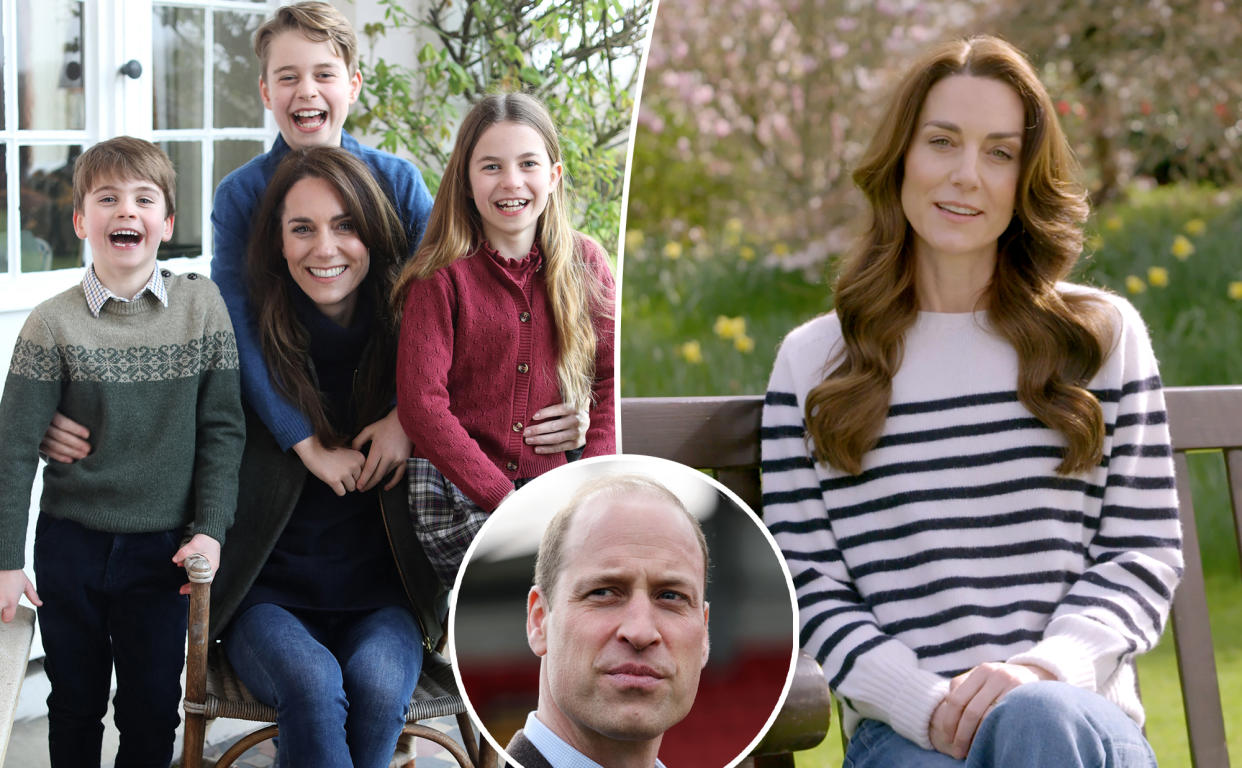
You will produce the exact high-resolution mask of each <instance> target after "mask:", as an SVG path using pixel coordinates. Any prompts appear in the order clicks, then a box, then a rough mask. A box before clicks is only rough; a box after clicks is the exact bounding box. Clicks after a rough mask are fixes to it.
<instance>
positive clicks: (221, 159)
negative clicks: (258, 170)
mask: <svg viewBox="0 0 1242 768" xmlns="http://www.w3.org/2000/svg"><path fill="white" fill-rule="evenodd" d="M262 153H263V142H261V141H242V140H240V139H237V140H232V141H217V142H216V167H215V168H214V169H213V172H212V177H211V188H212V189H215V188H216V187H218V186H220V181H221V180H222V179H223V178H224V177H225V176H228V175H229V173H230V172H232V171H233V170H234V169H235V168H240V167H241V166H243V165H245V164H246V163H248V162H250V160H251V159H252V158H254V157H256V156H258V155H260V154H262Z"/></svg>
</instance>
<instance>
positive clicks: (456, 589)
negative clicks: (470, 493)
mask: <svg viewBox="0 0 1242 768" xmlns="http://www.w3.org/2000/svg"><path fill="white" fill-rule="evenodd" d="M596 464H614V465H618V466H617V467H616V468H615V470H610V472H609V473H610V474H623V473H634V474H642V475H646V476H648V477H651V478H652V479H656V480H658V481H659V482H662V483H663V482H664V481H663V480H661V479H660V476H661V475H663V474H668V473H682V474H683V476H684V477H685V478H686V479H687V480H688V479H689V478H690V477H692V476H694V477H696V478H697V479H698V480H700V481H706V482H707V483H708V484H709V485H710V486H712V487H714V488H715V489H716V490H718V491H720V492H721V493H723V494H724V495H725V496H726V497H728V499H729V500H730V501H732V502H733V503H734V504H736V505H737V507H738V508H739V509H741V510H742V511H743V512H745V513H746V515H748V516H749V517H750V519H751V522H752V523H753V524H754V525H755V527H756V528H758V529H759V531H760V533H762V534H763V537H764V539H765V540H767V542H768V546H769V547H771V548H772V554H774V555H775V556H776V561H777V563H778V564H779V565H780V568H781V573H783V574H784V576H785V588H786V589H787V590H788V591H789V605H790V626H789V635H790V639H791V643H790V645H791V648H790V651H789V670H788V671H787V672H786V673H785V684H784V685H783V686H782V687H781V695H780V696H779V697H778V698H777V700H776V706H775V707H774V708H773V709H772V711H771V712H770V713H769V714H768V719H767V720H766V721H764V724H763V727H762V728H760V729H759V732H758V734H756V736H755V738H754V739H752V740H751V742H750V743H749V744H747V745H746V748H745V749H743V750H742V752H741V753H740V754H738V755H737V756H735V757H734V758H733V759H732V760H731V761H730V762H728V763H727V764H725V765H724V766H722V768H734V767H735V766H736V765H737V764H738V763H740V762H742V761H743V760H745V759H746V758H747V757H749V756H750V754H751V752H753V751H754V749H755V747H756V746H758V745H759V742H760V741H762V740H763V737H764V736H766V735H767V733H768V730H769V729H770V728H771V727H772V723H773V722H775V720H776V717H777V715H779V714H780V711H781V709H782V708H783V707H784V706H785V699H786V697H788V696H789V688H790V686H791V685H792V684H793V678H794V672H795V671H796V670H797V666H798V598H797V594H796V593H795V592H794V586H793V577H792V576H791V575H790V573H789V564H788V563H786V562H785V558H784V556H783V555H782V554H781V550H780V547H778V546H777V544H776V540H775V539H773V538H772V533H771V532H770V531H769V530H768V527H767V525H765V524H764V522H763V520H762V519H761V518H760V517H759V516H758V515H756V514H755V512H754V510H752V509H751V508H750V505H748V504H747V503H746V502H744V501H742V500H741V499H740V498H738V495H737V494H736V493H734V492H733V491H732V490H730V489H729V488H728V487H726V486H725V485H723V484H722V483H721V482H720V481H719V480H717V479H716V478H714V477H712V476H711V475H709V474H707V473H705V472H701V471H699V470H697V469H694V468H693V467H689V466H687V465H685V464H681V463H679V462H676V461H671V460H669V459H663V458H660V457H657V456H643V455H641V454H634V453H622V454H615V455H612V456H595V457H592V458H589V459H582V460H579V461H575V462H573V463H572V464H566V465H564V466H562V467H557V468H556V469H554V470H552V471H551V472H547V473H545V474H543V475H540V476H539V477H536V478H535V479H533V480H531V481H530V482H529V483H527V484H526V485H524V486H522V488H521V490H519V491H517V492H516V493H515V494H514V496H517V495H519V494H520V495H524V496H530V495H532V494H533V493H537V492H538V491H539V489H540V487H542V486H543V485H546V484H548V483H551V482H554V481H555V478H554V477H553V476H555V475H557V474H558V473H563V472H565V471H566V470H567V469H569V470H575V469H578V468H581V467H584V466H591V465H596ZM644 465H645V466H647V467H651V466H655V467H660V468H661V470H660V471H658V472H650V471H644V470H643V467H644ZM592 477H593V474H592V473H587V474H586V475H585V476H584V477H583V478H582V482H585V481H587V480H589V479H591V478H592ZM582 482H579V483H578V484H577V485H575V486H574V489H573V491H576V490H577V488H578V487H579V486H580V485H581V484H582ZM528 490H529V491H530V493H528ZM670 490H673V492H674V493H676V492H677V491H676V489H670ZM573 491H571V492H570V494H569V495H572V493H573ZM521 501H523V502H524V501H525V499H522V500H521ZM512 506H514V504H513V496H511V497H509V498H507V499H506V500H505V501H504V502H503V503H502V504H501V505H500V506H499V507H497V508H496V510H495V511H494V512H493V513H492V514H491V515H488V518H487V520H485V521H484V523H483V526H482V527H481V528H480V529H479V532H478V533H477V534H476V535H475V537H474V540H473V541H471V542H470V547H469V548H468V549H467V550H466V555H465V557H464V558H463V559H462V565H461V567H460V568H459V569H458V570H457V578H456V579H455V580H454V581H453V593H452V598H451V600H450V602H449V620H448V621H449V633H448V634H449V662H450V664H451V665H452V667H453V680H454V681H455V682H456V683H457V690H458V693H460V694H461V698H462V701H463V702H464V703H465V705H466V711H467V713H468V714H469V716H470V720H471V721H472V722H473V723H474V725H475V727H476V728H478V731H479V734H480V735H482V736H483V738H485V739H487V741H488V743H489V744H491V745H492V748H493V749H495V750H496V754H497V755H498V756H499V757H501V758H503V759H505V760H507V761H508V762H509V763H510V764H512V765H516V766H519V768H520V765H521V764H520V763H518V762H517V761H516V760H514V759H513V758H512V757H509V755H508V753H507V752H505V750H504V748H503V747H501V746H500V744H499V743H497V741H496V739H495V738H493V737H492V734H491V732H490V731H489V730H488V729H487V727H486V726H484V724H483V720H482V718H480V717H479V713H478V712H477V711H476V710H475V708H474V704H473V703H471V701H470V695H469V694H468V693H467V692H466V686H465V684H464V683H463V681H462V678H461V670H460V668H459V666H458V660H457V632H456V629H457V626H456V625H457V597H458V595H460V594H461V582H462V577H463V576H464V575H465V572H466V567H467V566H468V565H469V564H470V561H471V559H472V558H473V557H474V554H475V551H476V550H477V549H478V546H479V543H480V542H481V541H482V539H483V536H484V534H485V533H486V532H487V530H488V528H489V527H493V526H492V522H493V519H494V518H495V515H496V514H497V513H499V512H501V511H502V510H505V509H507V508H511V507H512ZM556 509H559V507H552V513H555V511H556ZM548 518H549V519H550V518H551V514H549V515H548ZM546 522H547V521H545V523H544V527H546ZM542 535H543V534H542V529H541V531H540V536H541V537H542Z"/></svg>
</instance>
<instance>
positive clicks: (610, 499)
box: [449, 456, 797, 768]
mask: <svg viewBox="0 0 1242 768" xmlns="http://www.w3.org/2000/svg"><path fill="white" fill-rule="evenodd" d="M794 605H795V603H794V593H793V589H792V586H791V584H790V581H789V573H788V570H787V569H786V567H785V565H784V561H783V560H782V558H781V556H780V554H779V552H778V551H777V549H776V546H775V544H774V543H773V541H772V538H771V537H770V536H769V535H768V532H767V529H766V528H765V527H764V526H763V524H762V523H761V522H760V521H759V520H758V518H757V517H756V516H755V515H754V513H753V512H751V511H750V510H749V509H748V508H747V507H746V506H745V505H744V504H743V503H742V502H741V501H740V500H738V498H737V497H736V496H735V495H733V493H732V492H730V491H729V490H727V489H726V488H724V486H722V485H720V484H719V483H717V482H716V481H715V480H713V479H711V478H710V477H708V476H707V475H705V474H703V473H701V472H698V471H696V470H693V469H690V468H689V467H685V466H683V465H681V464H677V463H674V462H671V461H666V460H664V459H656V458H651V457H645V456H607V457H599V458H595V459H588V460H585V461H579V462H574V463H572V464H569V465H566V466H564V467H561V468H559V469H556V470H553V471H552V472H549V473H547V474H545V475H542V476H540V477H539V478H537V479H535V480H534V481H532V482H531V483H529V484H528V485H526V486H524V487H523V488H522V489H521V490H520V491H518V492H517V493H515V494H513V495H512V496H510V497H509V498H508V499H507V500H506V501H505V502H504V503H503V504H501V506H500V507H499V508H498V509H497V510H496V511H495V512H494V513H493V514H492V516H491V517H490V519H489V520H488V521H487V523H486V524H485V525H484V526H483V528H482V530H481V531H480V532H479V534H478V536H477V537H476V539H475V542H474V544H473V545H472V546H471V548H470V551H469V553H468V554H467V557H466V562H465V564H464V566H463V567H462V570H461V573H460V575H459V576H458V581H457V588H456V590H455V592H454V603H453V610H452V615H451V621H452V628H451V630H450V632H449V638H450V644H451V650H452V653H453V657H454V668H455V669H456V671H457V674H458V676H459V678H460V682H461V689H462V692H463V693H464V694H465V696H466V698H467V700H468V703H469V706H470V708H471V710H472V713H473V714H474V715H475V719H476V720H477V721H478V722H479V723H481V724H482V726H483V728H484V730H485V731H486V733H487V735H488V738H490V739H491V741H492V742H493V743H494V744H495V745H496V747H497V748H498V749H503V750H504V751H505V752H506V753H507V754H508V756H509V758H510V760H509V762H510V763H511V764H517V765H520V766H523V768H544V767H546V766H552V768H560V766H565V765H573V764H581V763H580V762H576V761H578V760H579V758H580V756H585V757H587V758H589V759H591V760H594V761H595V762H596V763H599V764H601V765H605V766H607V765H612V764H619V763H622V762H624V763H628V764H633V765H646V766H656V765H658V764H659V763H663V764H666V765H669V766H672V767H673V768H687V767H688V766H695V767H696V768H699V767H701V768H721V767H723V766H728V765H732V764H734V763H736V762H737V761H738V760H739V759H741V758H742V757H744V756H745V755H746V754H747V753H749V752H750V751H751V749H753V747H754V745H755V744H756V743H757V742H758V741H759V737H760V736H761V735H762V734H763V733H764V731H765V730H766V729H767V727H768V725H769V724H770V722H771V720H772V718H773V717H774V713H775V711H776V710H777V709H779V706H780V703H781V701H782V700H783V698H784V695H785V691H786V689H787V687H788V684H789V679H790V676H791V669H792V664H793V661H794V658H795V651H796V647H795V640H796V637H797V635H796V629H795V624H794V617H795V615H796V611H795V608H794ZM657 760H658V761H659V763H657Z"/></svg>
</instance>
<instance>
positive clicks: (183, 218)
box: [159, 141, 203, 259]
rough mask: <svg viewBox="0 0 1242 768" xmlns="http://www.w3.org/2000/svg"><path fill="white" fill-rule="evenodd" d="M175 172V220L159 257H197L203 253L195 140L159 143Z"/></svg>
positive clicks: (199, 151) (200, 186)
mask: <svg viewBox="0 0 1242 768" xmlns="http://www.w3.org/2000/svg"><path fill="white" fill-rule="evenodd" d="M159 146H160V149H162V150H164V151H165V152H167V153H168V157H169V158H171V159H172V164H173V168H176V169H177V218H176V219H175V220H174V221H173V236H172V240H169V241H168V242H167V243H163V244H162V245H160V251H159V258H161V259H174V258H179V257H182V256H198V255H200V254H202V252H203V191H202V190H203V154H202V153H203V145H202V142H199V141H162V142H160V145H159Z"/></svg>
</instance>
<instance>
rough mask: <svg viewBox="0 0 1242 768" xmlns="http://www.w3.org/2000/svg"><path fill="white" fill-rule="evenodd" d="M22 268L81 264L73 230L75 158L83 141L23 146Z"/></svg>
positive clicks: (26, 269)
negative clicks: (68, 144)
mask: <svg viewBox="0 0 1242 768" xmlns="http://www.w3.org/2000/svg"><path fill="white" fill-rule="evenodd" d="M18 152H19V153H20V157H19V158H18V160H19V165H20V166H21V180H22V188H21V207H22V271H23V272H39V271H43V270H48V269H65V268H67V267H80V266H82V264H83V260H82V243H81V241H79V240H78V236H77V235H75V234H74V233H73V161H74V160H75V159H76V158H77V156H78V155H80V154H82V147H81V146H80V145H76V144H75V145H72V146H40V147H30V146H26V147H20V148H19V149H18Z"/></svg>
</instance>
